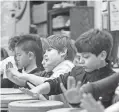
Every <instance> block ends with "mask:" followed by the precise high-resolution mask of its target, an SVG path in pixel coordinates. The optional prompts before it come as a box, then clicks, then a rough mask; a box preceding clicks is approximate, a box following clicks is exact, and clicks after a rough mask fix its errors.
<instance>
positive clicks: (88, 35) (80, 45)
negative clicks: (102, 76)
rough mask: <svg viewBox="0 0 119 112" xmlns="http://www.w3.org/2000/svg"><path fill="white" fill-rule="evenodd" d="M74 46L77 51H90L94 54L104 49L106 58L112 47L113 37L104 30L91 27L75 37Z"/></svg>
mask: <svg viewBox="0 0 119 112" xmlns="http://www.w3.org/2000/svg"><path fill="white" fill-rule="evenodd" d="M75 46H76V48H77V51H78V52H79V53H82V52H91V53H93V54H95V55H96V56H98V55H99V54H100V53H101V52H102V51H103V50H104V51H106V52H107V58H106V60H107V59H108V58H109V56H110V54H111V50H112V47H113V38H112V35H111V34H110V33H109V32H108V31H106V30H99V29H91V30H89V31H87V32H85V33H84V34H82V35H81V36H80V37H79V38H77V40H76V42H75Z"/></svg>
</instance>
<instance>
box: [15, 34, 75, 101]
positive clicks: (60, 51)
mask: <svg viewBox="0 0 119 112" xmlns="http://www.w3.org/2000/svg"><path fill="white" fill-rule="evenodd" d="M47 41H48V44H49V47H48V48H47V49H46V51H45V54H44V56H43V61H42V64H43V67H44V69H45V72H43V74H42V77H40V76H41V75H39V77H38V76H34V75H33V74H30V77H28V74H15V75H17V76H18V75H19V77H20V78H22V79H25V80H27V81H29V82H32V83H33V84H35V85H38V84H41V83H43V82H44V81H45V80H47V79H49V78H50V79H52V78H56V77H58V76H59V75H60V74H64V73H68V72H70V71H71V69H72V68H73V67H74V64H73V63H72V60H73V58H74V55H75V50H74V48H73V47H72V46H73V45H72V43H71V40H70V39H69V37H67V36H65V35H63V34H58V35H51V36H49V37H48V38H47ZM13 74H14V73H13ZM52 98H53V97H52ZM53 99H56V97H55V98H53ZM57 100H60V98H58V96H57Z"/></svg>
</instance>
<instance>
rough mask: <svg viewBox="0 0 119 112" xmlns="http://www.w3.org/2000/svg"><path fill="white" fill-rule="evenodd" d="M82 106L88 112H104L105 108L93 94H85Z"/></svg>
mask: <svg viewBox="0 0 119 112" xmlns="http://www.w3.org/2000/svg"><path fill="white" fill-rule="evenodd" d="M80 106H81V107H82V108H83V109H86V110H87V111H88V112H104V107H103V105H102V104H101V102H99V101H98V102H96V100H95V99H94V98H93V97H92V95H91V94H83V99H82V100H81V105H80Z"/></svg>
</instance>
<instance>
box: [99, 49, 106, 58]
mask: <svg viewBox="0 0 119 112" xmlns="http://www.w3.org/2000/svg"><path fill="white" fill-rule="evenodd" d="M100 57H101V59H102V60H105V59H106V57H107V52H106V51H102V52H101V54H100Z"/></svg>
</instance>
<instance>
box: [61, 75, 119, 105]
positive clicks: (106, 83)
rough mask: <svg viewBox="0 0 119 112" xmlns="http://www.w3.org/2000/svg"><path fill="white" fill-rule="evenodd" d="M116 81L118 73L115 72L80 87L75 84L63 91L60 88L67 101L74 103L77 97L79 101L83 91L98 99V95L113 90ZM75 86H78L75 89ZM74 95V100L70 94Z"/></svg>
mask: <svg viewBox="0 0 119 112" xmlns="http://www.w3.org/2000/svg"><path fill="white" fill-rule="evenodd" d="M72 79H73V78H72ZM73 80H75V79H73ZM118 83H119V73H115V74H113V75H112V76H109V77H107V78H104V79H102V80H99V81H96V82H92V83H88V84H85V85H83V86H82V87H80V86H76V87H72V88H70V89H68V90H66V89H65V91H64V89H62V91H63V92H64V96H65V98H66V99H67V101H68V102H69V103H72V104H73V103H74V104H76V103H77V102H78V101H77V99H79V103H80V100H81V98H82V97H81V95H82V94H81V93H82V92H83V93H91V94H92V96H93V97H94V98H95V99H97V100H98V99H99V97H100V96H102V94H104V93H107V92H112V91H115V89H116V87H117V85H118ZM77 87H78V89H77ZM61 88H64V87H63V85H62V86H61ZM74 95H75V99H76V100H75V99H73V100H72V99H71V96H74Z"/></svg>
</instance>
